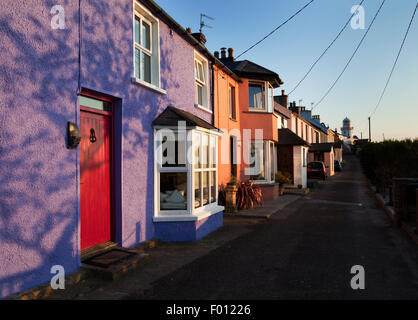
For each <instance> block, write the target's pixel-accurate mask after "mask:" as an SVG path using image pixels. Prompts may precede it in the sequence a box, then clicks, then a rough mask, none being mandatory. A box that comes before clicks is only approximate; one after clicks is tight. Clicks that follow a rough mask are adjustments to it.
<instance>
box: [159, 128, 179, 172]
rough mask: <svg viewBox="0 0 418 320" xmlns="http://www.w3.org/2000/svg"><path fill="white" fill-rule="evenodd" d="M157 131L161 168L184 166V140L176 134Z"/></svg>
mask: <svg viewBox="0 0 418 320" xmlns="http://www.w3.org/2000/svg"><path fill="white" fill-rule="evenodd" d="M164 131H165V130H159V132H158V134H157V148H158V150H160V151H161V152H162V158H161V165H162V167H184V166H186V138H185V137H184V134H183V135H180V134H179V133H178V132H173V131H171V130H170V131H167V133H165V132H164Z"/></svg>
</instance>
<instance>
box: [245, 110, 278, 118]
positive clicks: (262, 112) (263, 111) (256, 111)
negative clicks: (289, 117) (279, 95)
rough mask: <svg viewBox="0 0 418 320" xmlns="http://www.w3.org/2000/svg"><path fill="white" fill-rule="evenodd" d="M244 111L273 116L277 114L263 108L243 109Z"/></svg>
mask: <svg viewBox="0 0 418 320" xmlns="http://www.w3.org/2000/svg"><path fill="white" fill-rule="evenodd" d="M243 112H244V113H260V114H271V115H274V116H275V117H277V115H275V114H274V113H273V112H269V111H267V110H265V109H260V110H256V109H255V110H245V111H243Z"/></svg>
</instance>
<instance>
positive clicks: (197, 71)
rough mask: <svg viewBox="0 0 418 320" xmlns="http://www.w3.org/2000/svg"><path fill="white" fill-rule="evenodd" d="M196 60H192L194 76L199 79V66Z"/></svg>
mask: <svg viewBox="0 0 418 320" xmlns="http://www.w3.org/2000/svg"><path fill="white" fill-rule="evenodd" d="M197 65H198V62H197V60H195V61H194V77H195V78H196V79H198V80H199V68H198V66H197Z"/></svg>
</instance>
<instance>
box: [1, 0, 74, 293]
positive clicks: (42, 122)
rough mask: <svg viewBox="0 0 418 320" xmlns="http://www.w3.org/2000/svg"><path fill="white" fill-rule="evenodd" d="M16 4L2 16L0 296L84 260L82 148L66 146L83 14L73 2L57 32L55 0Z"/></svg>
mask: <svg viewBox="0 0 418 320" xmlns="http://www.w3.org/2000/svg"><path fill="white" fill-rule="evenodd" d="M11 4H12V2H6V3H2V6H3V8H2V13H1V15H0V31H1V32H0V41H1V43H2V45H3V46H4V48H5V49H4V50H3V54H2V56H1V57H0V68H1V69H0V72H1V77H0V96H1V99H0V100H1V102H0V103H1V105H0V114H1V115H0V148H1V149H0V163H1V166H0V212H1V215H0V265H1V268H0V297H5V296H8V295H10V294H13V293H15V292H17V291H20V290H24V289H27V288H30V287H32V286H34V285H37V284H39V283H41V282H46V281H49V279H50V278H51V277H52V275H51V274H50V268H51V267H52V266H53V265H55V264H60V265H63V266H64V268H65V270H66V271H67V272H70V271H74V270H75V269H76V268H77V267H78V261H79V259H78V239H77V226H78V214H77V212H78V205H77V165H78V164H77V159H78V152H77V151H74V150H67V149H66V147H65V146H66V143H65V136H66V134H65V132H66V125H67V121H74V120H75V119H76V113H75V110H76V108H77V100H76V90H77V77H78V69H77V64H76V62H77V37H76V35H77V28H76V25H77V24H76V23H77V22H78V14H77V12H76V11H74V10H70V9H69V10H68V11H67V12H66V14H67V15H66V19H67V22H68V24H69V25H71V26H74V27H73V28H69V29H66V30H61V31H62V32H59V33H58V32H54V31H55V30H52V29H51V26H50V16H49V15H48V14H49V10H50V8H51V7H52V5H53V4H51V6H49V2H46V5H45V6H46V9H49V10H45V12H43V14H42V15H40V16H34V15H33V11H31V12H28V10H27V7H26V8H23V5H22V7H19V5H16V3H13V6H12V5H11ZM38 6H39V5H38ZM19 9H20V10H19ZM12 13H13V14H12Z"/></svg>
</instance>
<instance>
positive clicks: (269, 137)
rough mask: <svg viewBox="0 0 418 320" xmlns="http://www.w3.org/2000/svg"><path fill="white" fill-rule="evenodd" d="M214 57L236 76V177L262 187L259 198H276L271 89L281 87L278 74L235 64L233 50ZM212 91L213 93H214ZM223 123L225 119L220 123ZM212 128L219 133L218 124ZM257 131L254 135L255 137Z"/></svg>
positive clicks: (274, 117) (247, 63)
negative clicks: (215, 128) (238, 161)
mask: <svg viewBox="0 0 418 320" xmlns="http://www.w3.org/2000/svg"><path fill="white" fill-rule="evenodd" d="M215 57H217V58H219V60H220V61H221V62H222V63H223V64H224V65H225V66H226V67H227V68H228V69H230V70H231V71H232V72H233V73H234V74H236V75H238V76H239V77H240V79H241V80H242V81H241V82H238V83H237V84H238V100H237V103H236V105H237V106H238V109H237V114H238V116H237V124H236V125H235V124H234V128H235V129H237V128H238V127H239V128H240V135H241V139H239V140H238V142H237V145H238V147H237V149H238V154H240V156H241V159H240V160H241V161H240V163H241V165H240V166H239V169H237V170H239V173H238V172H237V176H238V177H239V178H240V179H241V180H248V179H250V180H253V181H254V182H255V183H257V184H259V185H260V186H261V187H262V191H263V198H264V199H265V200H268V199H273V198H275V197H277V196H278V185H277V184H276V183H275V179H274V178H275V173H276V171H277V142H278V131H277V129H278V127H277V126H278V115H277V114H276V113H275V112H274V93H273V89H275V88H278V87H279V86H280V85H281V84H283V82H282V80H281V79H280V77H279V75H278V74H277V73H275V72H273V71H270V70H268V69H266V68H264V67H262V66H259V65H257V64H255V63H253V62H251V61H248V60H241V61H236V60H235V59H234V56H233V49H232V48H229V49H228V56H227V55H226V48H222V49H221V56H220V57H219V53H218V52H215ZM215 91H216V90H215ZM215 118H216V117H215ZM223 121H225V120H223ZM215 125H216V126H217V127H218V128H220V129H221V130H222V128H223V127H222V125H218V123H216V122H215ZM257 132H258V135H257Z"/></svg>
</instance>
